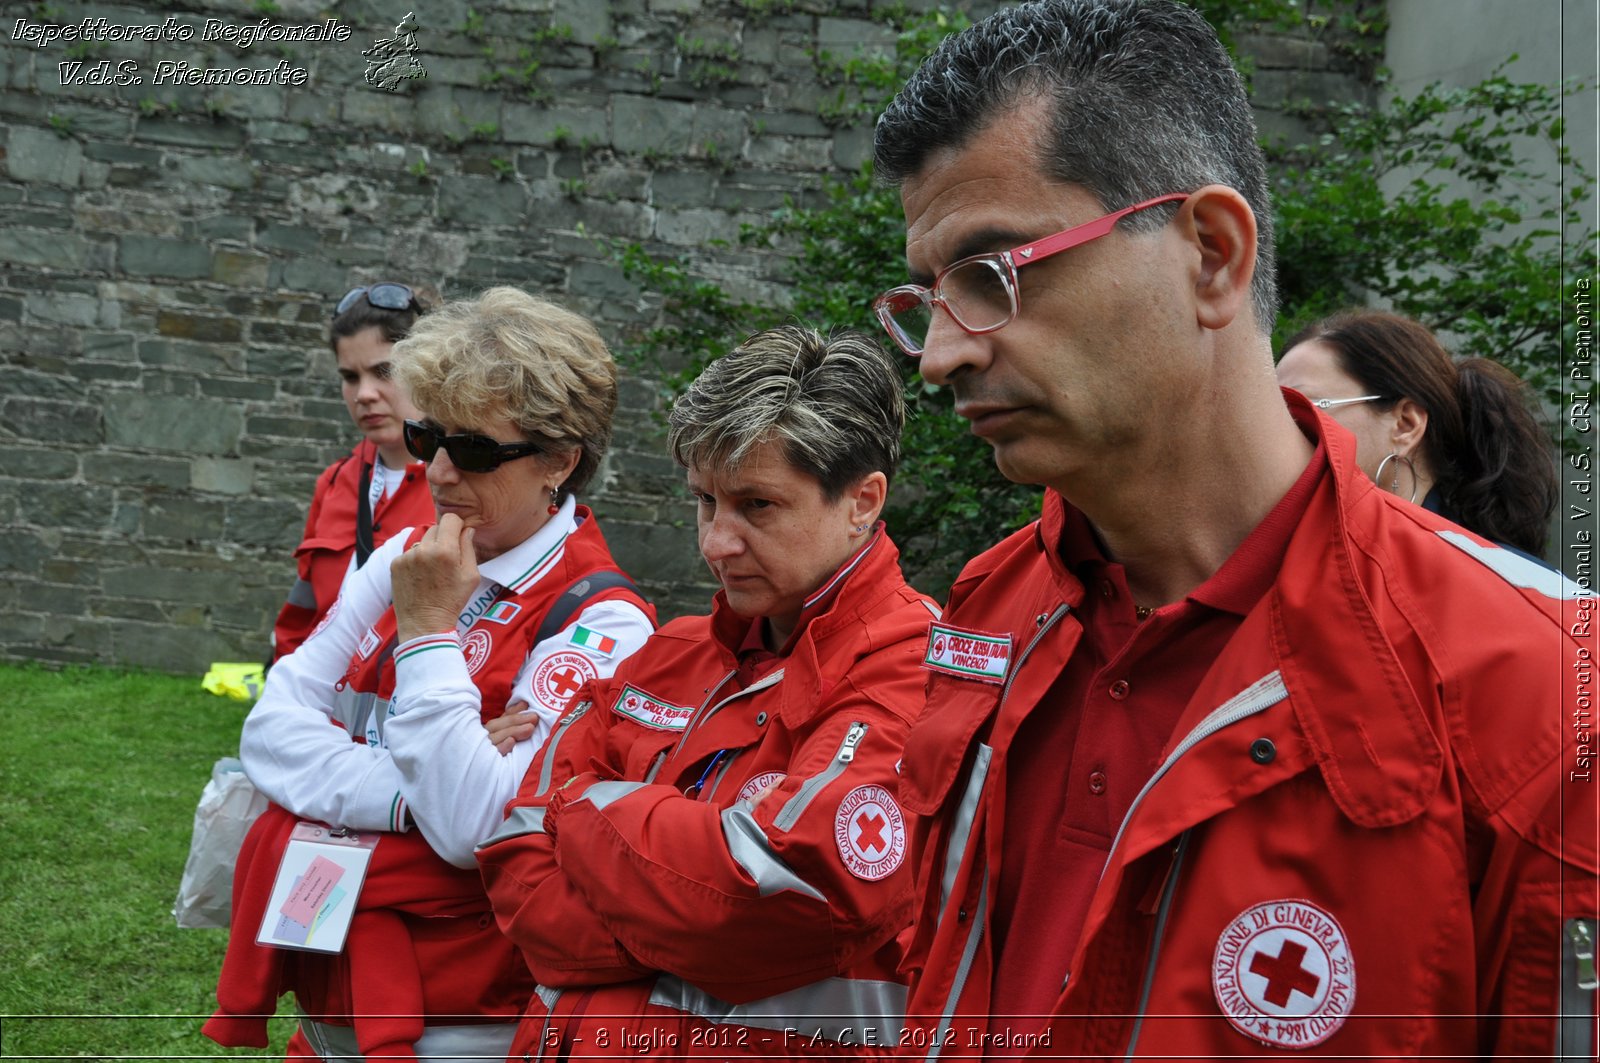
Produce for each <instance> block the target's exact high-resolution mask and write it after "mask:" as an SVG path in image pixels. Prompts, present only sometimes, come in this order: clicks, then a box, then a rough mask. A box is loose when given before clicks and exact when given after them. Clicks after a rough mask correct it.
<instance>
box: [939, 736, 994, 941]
mask: <svg viewBox="0 0 1600 1063" xmlns="http://www.w3.org/2000/svg"><path fill="white" fill-rule="evenodd" d="M993 758H994V750H993V749H992V748H990V747H989V746H986V745H984V744H983V743H982V742H979V743H978V751H977V753H975V754H973V757H972V770H971V771H970V772H968V773H967V788H966V789H965V790H963V791H962V792H961V803H960V804H959V805H957V806H956V814H955V825H954V828H953V829H952V830H951V831H950V844H949V847H948V848H946V849H945V852H944V875H943V877H941V878H940V880H939V918H940V919H943V918H944V907H945V905H946V904H949V903H950V891H951V890H953V889H955V885H956V873H957V872H959V871H960V870H961V858H962V857H963V856H965V855H966V852H967V841H968V839H970V838H971V836H972V821H973V820H974V819H975V818H976V817H977V815H978V799H979V798H981V797H982V796H983V783H984V780H986V779H987V778H988V777H989V761H990V760H992V759H993Z"/></svg>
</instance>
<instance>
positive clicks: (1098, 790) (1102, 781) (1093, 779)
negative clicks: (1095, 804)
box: [1089, 771, 1106, 795]
mask: <svg viewBox="0 0 1600 1063" xmlns="http://www.w3.org/2000/svg"><path fill="white" fill-rule="evenodd" d="M1089 792H1090V793H1091V794H1096V795H1099V794H1103V793H1105V792H1106V773H1105V772H1103V771H1091V772H1090V773H1089Z"/></svg>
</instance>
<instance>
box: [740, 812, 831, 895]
mask: <svg viewBox="0 0 1600 1063" xmlns="http://www.w3.org/2000/svg"><path fill="white" fill-rule="evenodd" d="M722 837H723V839H724V840H726V841H727V843H728V853H729V854H730V855H731V856H732V857H733V860H734V863H736V864H738V865H739V866H740V867H742V868H744V873H745V874H747V875H749V876H750V877H751V878H752V879H754V880H755V884H756V889H758V890H759V891H760V892H761V896H763V897H770V896H772V895H773V894H774V893H780V892H782V891H783V890H793V891H794V892H796V893H800V894H804V895H805V896H807V897H811V898H813V899H814V900H819V901H821V902H822V903H824V904H826V903H828V899H827V898H826V897H824V896H823V895H822V892H821V891H820V890H818V889H817V888H816V887H815V886H813V885H811V884H810V883H809V882H807V881H806V880H805V879H803V878H801V877H800V876H799V875H797V874H795V873H794V869H793V868H791V867H790V866H789V865H788V864H786V863H784V862H783V861H782V860H780V859H779V858H778V854H776V853H774V852H773V851H772V846H771V844H770V843H768V841H767V836H766V835H765V834H763V833H762V831H761V826H760V825H759V824H758V823H756V818H755V816H753V815H751V814H750V810H749V809H748V808H745V807H744V806H743V804H736V805H733V806H731V807H729V808H725V809H723V810H722Z"/></svg>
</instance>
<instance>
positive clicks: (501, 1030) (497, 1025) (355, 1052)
mask: <svg viewBox="0 0 1600 1063" xmlns="http://www.w3.org/2000/svg"><path fill="white" fill-rule="evenodd" d="M300 1028H301V1029H302V1030H304V1031H305V1034H306V1040H307V1041H308V1042H310V1044H311V1046H312V1048H313V1049H315V1050H316V1052H317V1054H318V1055H320V1056H321V1057H322V1058H323V1059H324V1060H325V1061H327V1063H364V1061H365V1060H366V1058H367V1057H366V1056H364V1055H362V1054H361V1046H360V1045H358V1044H357V1043H356V1031H355V1028H354V1027H352V1026H336V1025H334V1024H333V1023H330V1022H318V1021H317V1020H315V1019H310V1018H301V1020H300ZM516 1034H517V1024H516V1023H514V1022H494V1023H483V1024H475V1025H471V1026H424V1027H423V1028H422V1036H421V1037H419V1038H417V1042H416V1044H415V1045H413V1046H412V1048H413V1049H414V1050H415V1051H416V1053H417V1056H418V1057H419V1058H422V1059H435V1058H442V1059H455V1060H459V1061H461V1063H469V1061H471V1060H480V1059H482V1060H490V1059H493V1060H500V1059H504V1058H505V1057H506V1054H507V1053H509V1052H510V1051H511V1042H512V1040H513V1039H514V1038H515V1037H516ZM384 1058H388V1057H384Z"/></svg>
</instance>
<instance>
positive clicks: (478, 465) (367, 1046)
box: [205, 288, 654, 1061]
mask: <svg viewBox="0 0 1600 1063" xmlns="http://www.w3.org/2000/svg"><path fill="white" fill-rule="evenodd" d="M391 353H392V358H393V361H394V366H395V376H396V380H397V382H398V383H399V385H400V387H401V388H403V389H404V390H405V391H406V392H407V393H408V394H409V395H410V397H411V400H412V401H413V402H414V403H415V404H416V406H417V408H418V409H419V410H420V411H421V412H420V413H419V414H418V416H417V418H414V419H412V420H409V421H407V422H406V426H405V440H406V445H407V447H408V448H409V450H410V452H411V454H413V455H414V456H415V457H417V458H418V459H419V460H420V461H422V462H425V463H426V468H427V481H428V484H429V486H430V487H431V489H432V496H433V501H434V504H435V506H436V508H437V510H438V513H439V521H438V523H437V524H436V525H434V526H432V527H430V528H427V529H420V528H418V529H411V530H409V531H407V532H406V533H405V534H403V535H397V536H396V537H394V538H393V539H391V540H389V541H388V542H387V543H385V544H383V545H382V546H380V547H378V548H377V549H376V550H375V551H374V552H373V554H372V557H371V559H370V560H369V561H368V563H367V564H366V565H365V566H363V567H362V568H360V569H358V570H357V571H356V572H355V573H353V574H352V575H351V577H350V578H349V579H348V580H347V581H346V582H345V586H344V589H343V591H342V592H341V594H340V597H339V599H338V603H337V605H336V606H335V607H334V608H333V610H332V611H331V612H330V613H329V614H328V617H327V619H326V621H325V622H324V624H323V626H322V627H321V628H320V629H318V630H317V631H316V632H315V633H313V634H312V636H311V637H310V638H308V639H307V640H306V641H305V642H304V643H303V644H302V645H301V646H300V648H299V649H298V650H296V651H295V652H294V653H292V654H290V655H289V656H287V657H285V658H283V659H282V660H281V661H280V662H279V663H278V665H277V666H276V667H274V668H273V669H272V671H271V673H270V674H269V675H268V678H267V684H266V687H265V689H264V690H263V692H262V696H261V699H260V701H258V702H257V703H256V706H255V708H254V709H252V710H251V713H250V716H249V717H248V719H246V721H245V725H244V733H243V735H242V737H241V740H240V756H241V758H242V759H243V761H244V766H245V770H246V772H247V773H248V774H249V776H250V778H251V780H252V781H253V782H254V783H255V785H256V787H257V788H258V789H260V790H261V791H262V792H263V793H265V794H266V795H267V796H268V797H270V798H271V799H272V801H273V805H272V806H271V807H269V808H268V810H267V812H266V813H264V814H263V816H262V818H261V819H260V820H259V821H257V823H256V825H255V826H254V828H252V831H251V833H250V835H249V837H247V839H246V840H245V844H244V847H243V849H242V851H241V853H240V857H239V863H238V866H237V869H236V873H235V880H234V919H233V923H234V932H233V936H232V938H231V939H230V941H229V944H228V954H227V958H226V960H225V961H224V964H223V969H222V976H221V979H220V980H219V983H218V987H217V998H218V1002H219V1004H220V1008H219V1010H218V1012H217V1014H216V1015H215V1016H214V1017H213V1018H212V1020H211V1021H210V1022H209V1023H207V1025H206V1028H205V1029H206V1032H207V1034H208V1035H210V1036H211V1037H213V1038H214V1039H215V1040H217V1041H219V1042H221V1043H223V1044H227V1045H242V1044H265V1043H266V1041H265V1040H264V1038H265V1027H264V1025H263V1023H262V1021H261V1020H259V1019H257V1018H252V1016H255V1015H259V1014H261V1013H266V1014H271V1013H272V1011H273V1009H274V1002H275V1001H276V1000H277V997H278V995H279V994H280V993H281V992H284V991H287V990H291V989H292V990H294V992H295V994H296V997H297V998H298V1003H299V1007H300V1009H301V1011H302V1012H303V1013H304V1014H305V1016H306V1017H305V1018H304V1019H303V1020H302V1022H301V1029H300V1033H299V1034H297V1035H296V1039H295V1041H294V1042H292V1043H291V1049H298V1050H300V1051H303V1052H309V1053H314V1054H315V1055H319V1056H322V1057H324V1058H330V1057H338V1058H344V1057H357V1056H365V1057H366V1058H374V1057H375V1056H382V1055H385V1054H389V1053H396V1052H399V1053H402V1054H403V1053H404V1052H405V1051H407V1050H410V1051H415V1052H417V1053H419V1054H423V1053H429V1054H443V1055H450V1056H458V1057H463V1058H468V1059H480V1058H481V1059H493V1060H496V1061H499V1060H502V1059H504V1058H505V1054H506V1049H507V1047H508V1046H509V1044H510V1042H511V1035H512V1032H513V1030H514V1028H515V1023H516V1020H517V1016H518V1015H519V1014H520V1013H521V1011H522V1008H523V1006H524V1005H525V1003H526V1002H527V999H528V996H529V994H530V993H531V992H532V990H533V983H532V981H531V978H530V976H529V974H528V970H527V967H526V966H525V965H524V964H523V962H522V960H521V959H520V958H519V957H518V955H517V953H516V950H515V949H514V948H513V947H512V945H511V943H510V942H509V941H507V940H506V939H505V938H504V937H502V936H501V935H500V933H499V931H498V930H497V929H496V928H495V925H494V919H493V918H492V916H491V914H490V908H489V902H488V899H487V898H486V897H485V896H484V892H483V887H482V884H481V882H480V880H479V878H478V874H477V871H476V867H475V864H474V861H473V847H474V846H475V845H476V844H477V843H478V842H479V841H480V840H482V839H483V838H486V837H487V836H488V835H489V834H491V833H492V832H493V831H494V829H495V828H496V827H498V826H499V825H500V823H501V821H502V819H503V809H504V806H505V804H506V802H507V801H509V800H510V799H511V798H512V797H513V796H514V795H515V794H516V792H517V788H518V786H519V784H520V783H521V781H522V777H523V775H524V773H525V772H526V771H527V768H528V765H529V764H530V763H531V762H532V760H533V756H534V754H535V753H536V752H537V751H538V749H539V746H540V744H541V743H540V739H542V737H543V736H544V734H547V733H548V732H549V730H550V725H551V723H552V722H553V721H554V720H555V718H556V717H557V715H558V714H559V713H560V712H561V710H562V709H563V708H565V706H566V703H567V700H568V699H569V697H570V696H571V695H572V694H573V693H575V692H576V691H577V690H578V689H579V688H581V687H582V686H583V685H584V683H585V682H587V681H588V680H590V679H595V678H599V677H607V676H610V675H611V674H612V672H613V671H615V669H616V667H617V665H618V664H619V663H621V661H622V660H623V659H624V658H626V657H627V656H628V655H629V654H631V653H632V652H633V651H634V650H636V649H638V648H639V646H641V645H642V644H643V643H644V641H645V639H646V638H647V637H649V635H650V633H651V631H652V630H653V627H654V624H653V620H654V610H653V609H652V608H651V607H650V605H648V604H647V603H646V602H645V601H644V599H643V598H642V597H640V595H639V594H638V592H637V591H636V590H635V589H634V587H633V584H632V583H631V582H630V581H629V580H628V579H627V577H626V576H624V575H623V574H622V573H621V572H620V571H619V570H618V568H617V565H616V562H615V561H614V560H613V559H612V557H611V553H610V550H609V549H608V547H607V546H606V542H605V539H604V538H603V537H602V536H601V534H600V529H599V527H598V525H597V524H596V522H595V520H594V517H593V515H592V514H591V513H590V512H589V510H588V509H587V508H586V507H584V506H580V505H578V503H577V499H576V497H575V495H574V492H576V491H578V490H580V489H581V488H583V487H584V486H585V485H586V484H587V483H588V482H589V480H590V478H591V477H592V476H593V475H594V473H595V470H596V469H597V468H598V466H599V464H600V459H601V457H602V456H603V454H604V452H605V449H606V446H607V445H608V444H609V442H610V439H611V417H612V413H613V411H614V409H615V407H616V397H617V382H616V368H615V366H614V365H613V363H612V360H611V356H610V354H609V353H608V352H607V350H606V347H605V344H604V343H603V342H602V340H601V339H600V336H599V335H598V334H597V333H596V332H595V330H594V327H593V326H592V325H591V324H590V323H589V322H588V321H587V320H585V319H584V318H582V317H579V316H578V315H576V314H573V313H570V312H568V311H566V310H564V309H562V308H560V307H558V306H556V305H554V304H553V303H549V302H545V301H544V300H541V299H536V298H534V297H532V296H529V295H527V294H525V293H523V292H520V291H517V290H515V289H512V288H494V289H491V290H489V291H487V292H485V293H484V294H483V295H481V296H480V297H478V298H476V299H472V300H464V301H460V302H452V303H447V304H446V305H445V306H443V307H441V308H440V309H438V310H435V311H433V312H431V313H429V314H428V315H427V316H425V317H423V318H421V319H420V320H419V321H418V322H417V323H416V325H415V326H414V327H413V329H412V332H411V334H410V336H409V337H407V338H406V339H405V340H403V341H401V342H400V343H398V344H396V345H395V347H394V350H393V351H392V352H391ZM524 709H529V710H531V718H532V719H533V721H534V735H533V740H531V741H526V742H520V743H516V744H515V745H511V746H510V747H509V749H508V750H507V751H506V752H505V753H504V754H502V752H501V751H500V750H498V749H497V748H496V747H495V745H494V744H493V743H492V742H491V741H490V738H489V736H488V732H487V731H486V729H485V724H486V722H487V721H489V720H492V719H495V718H497V717H499V716H501V715H502V714H506V713H512V714H517V718H518V719H519V721H520V720H523V719H526V718H528V717H524V716H523V715H521V714H522V712H523V710H524ZM330 724H334V725H337V726H330ZM297 820H314V821H319V822H321V823H325V824H329V825H331V826H333V827H337V828H346V829H348V830H353V831H357V832H361V833H362V834H365V835H368V836H375V837H376V838H377V845H376V848H375V849H374V850H373V853H372V856H371V862H370V864H369V866H368V870H367V872H366V876H365V880H364V881H363V882H362V883H361V884H360V889H359V892H357V893H356V895H355V896H354V897H353V898H351V899H349V900H348V901H347V902H346V903H351V904H353V905H354V912H355V915H354V921H353V922H352V923H351V926H350V930H349V934H348V937H347V938H346V940H345V942H344V945H343V949H342V951H341V952H339V953H338V954H337V955H332V956H326V955H319V954H315V953H307V952H295V951H286V950H283V949H279V948H269V947H264V946H261V945H258V944H256V943H255V937H256V932H257V928H258V927H259V926H261V921H262V918H263V917H264V914H265V912H266V909H267V905H268V902H269V899H270V898H271V897H272V895H273V892H272V891H273V885H274V880H275V877H276V876H277V875H278V874H279V872H278V867H279V864H280V859H281V856H282V854H283V853H284V851H285V850H286V848H287V846H288V844H289V835H290V833H291V832H292V830H293V829H294V826H295V824H296V821H297ZM308 874H309V872H308ZM435 1016H437V1017H438V1018H434V1017H435ZM425 1017H426V1018H425Z"/></svg>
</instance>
